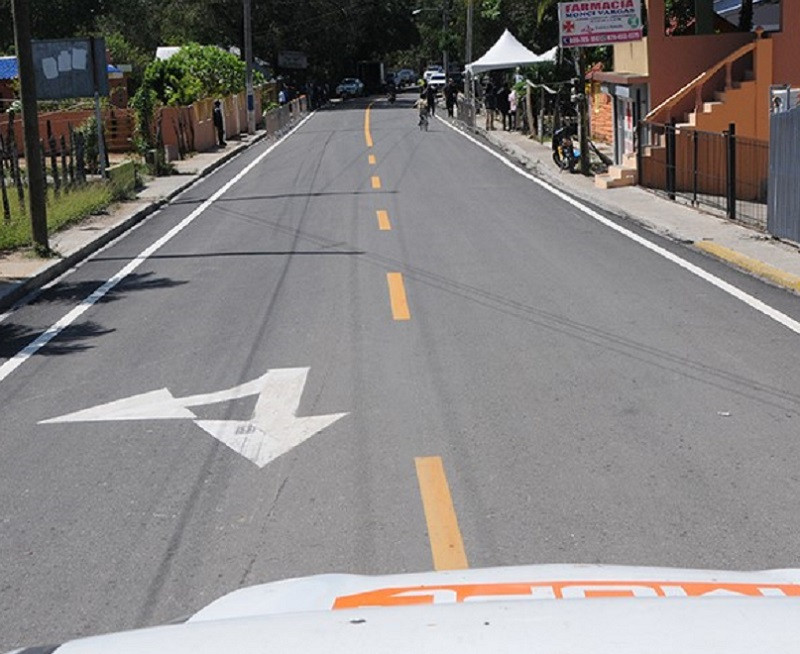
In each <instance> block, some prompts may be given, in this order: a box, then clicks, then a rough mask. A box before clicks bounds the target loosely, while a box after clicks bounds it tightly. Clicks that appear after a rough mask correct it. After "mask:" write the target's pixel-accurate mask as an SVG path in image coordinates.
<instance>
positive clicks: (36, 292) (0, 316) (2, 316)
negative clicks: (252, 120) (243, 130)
mask: <svg viewBox="0 0 800 654" xmlns="http://www.w3.org/2000/svg"><path fill="white" fill-rule="evenodd" d="M313 113H314V112H311V113H309V115H308V116H307V117H306V118H305V119H304V120H308V119H309V118H311V116H312V115H313ZM297 127H300V125H299V124H298V125H297ZM286 136H289V134H288V133H287V134H286ZM283 138H284V137H281V138H280V139H278V141H276V142H275V143H273V146H275V145H277V144H278V142H279V141H281V140H283ZM261 140H263V139H261ZM259 142H260V141H256V142H253V143H251V145H252V146H255V145H257V144H258V143H259ZM248 150H249V148H243V149H242V150H240V151H239V152H237V153H236V154H234V155H233V156H232V157H231V158H230V159H228V160H227V161H226V162H224V163H223V164H222V165H220V166H217V167H216V168H214V170H212V171H210V172H209V173H207V174H205V175H200V176H198V177H196V178H195V179H193V180H192V181H191V182H190V183H189V184H188V186H186V188H183V189H181V190H180V191H178V192H177V193H176V194H175V195H174V196H173V197H171V198H170V199H169V200H167V201H165V202H164V203H163V204H162V205H161V206H159V207H158V208H157V209H156V210H155V211H152V212H151V213H149V214H147V216H145V217H144V218H143V219H142V220H140V221H138V222H137V223H136V224H135V225H132V226H131V227H129V228H128V229H126V230H125V231H124V232H122V233H121V234H119V235H117V236H115V237H114V238H113V239H111V240H110V241H109V242H108V243H106V244H105V245H103V246H102V247H100V248H98V249H97V250H95V251H94V252H92V253H91V254H90V255H89V256H88V257H86V258H85V259H81V260H80V261H77V262H75V264H74V265H73V266H71V267H70V268H69V269H67V270H65V271H64V272H63V273H61V274H60V275H59V276H58V277H54V278H53V279H51V280H50V281H49V282H47V283H46V284H43V285H42V286H41V287H40V288H37V289H33V290H31V292H30V293H28V294H27V295H25V296H24V297H22V298H20V299H19V300H18V301H17V302H15V303H14V305H13V306H12V307H11V308H9V309H8V310H7V311H6V312H5V313H0V322H3V321H4V320H6V319H7V318H8V317H9V316H11V315H12V314H14V313H16V312H17V311H19V310H20V309H21V308H23V307H24V306H27V305H28V304H30V303H31V302H33V301H34V300H36V298H38V297H39V296H40V295H41V294H42V293H43V292H44V291H46V290H49V289H51V288H52V287H53V286H55V285H57V284H58V283H59V282H61V280H63V279H64V278H65V277H67V276H68V275H71V274H72V273H74V272H75V271H76V270H78V269H80V268H81V267H83V266H84V265H86V264H87V263H89V262H90V261H91V260H92V259H94V258H95V257H97V255H99V254H102V253H103V252H105V251H106V250H108V249H109V248H112V247H114V246H115V245H116V244H117V243H119V242H120V241H121V240H122V239H123V238H126V237H128V236H130V235H131V234H132V233H133V232H135V231H136V230H137V229H139V228H140V227H143V226H144V225H145V224H146V223H148V222H150V221H151V220H153V219H154V218H156V217H157V216H158V214H160V213H161V212H162V211H163V210H164V209H165V208H166V207H168V206H169V205H170V204H172V203H173V202H175V201H176V200H178V199H180V198H181V196H183V195H185V194H186V193H188V192H189V191H191V190H192V189H194V187H195V186H197V185H199V184H201V183H205V182H207V181H209V179H210V178H211V177H212V176H213V175H215V174H217V173H218V172H221V171H222V170H223V169H224V168H225V167H226V166H227V165H228V164H230V163H233V162H234V161H236V159H238V158H239V157H241V156H243V155H244V154H245V153H247V152H248Z"/></svg>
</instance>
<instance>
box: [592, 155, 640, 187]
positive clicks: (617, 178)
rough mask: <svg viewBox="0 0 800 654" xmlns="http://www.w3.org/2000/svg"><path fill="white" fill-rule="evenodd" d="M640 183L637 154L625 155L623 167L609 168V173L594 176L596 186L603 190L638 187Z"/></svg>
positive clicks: (614, 166)
mask: <svg viewBox="0 0 800 654" xmlns="http://www.w3.org/2000/svg"><path fill="white" fill-rule="evenodd" d="M638 183H639V174H638V173H637V171H636V155H635V154H628V155H625V158H624V159H623V160H622V164H621V165H613V166H609V167H608V172H605V173H598V174H597V175H595V176H594V185H595V186H596V187H597V188H602V189H610V188H620V187H622V186H636V184H638Z"/></svg>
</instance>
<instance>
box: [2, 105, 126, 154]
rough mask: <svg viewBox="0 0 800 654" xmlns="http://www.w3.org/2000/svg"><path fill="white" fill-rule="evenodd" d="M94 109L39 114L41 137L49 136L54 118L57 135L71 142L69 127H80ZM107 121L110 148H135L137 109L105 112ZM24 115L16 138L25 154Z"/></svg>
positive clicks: (17, 124)
mask: <svg viewBox="0 0 800 654" xmlns="http://www.w3.org/2000/svg"><path fill="white" fill-rule="evenodd" d="M93 115H94V111H92V110H91V109H83V110H79V111H50V112H47V113H42V114H39V138H40V139H41V140H46V139H47V123H48V121H49V122H50V129H51V130H52V133H53V136H55V137H56V139H57V140H60V139H61V137H62V136H64V138H66V139H67V142H69V129H70V127H72V128H73V129H75V128H77V127H80V126H81V124H82V123H83V122H84V121H85V120H86V119H87V118H89V116H93ZM6 120H7V119H6ZM103 125H104V130H105V135H106V143H107V145H108V149H109V151H110V152H130V150H131V149H132V145H131V143H132V141H131V139H132V136H133V112H132V111H131V110H130V109H116V108H113V109H111V110H107V111H104V112H103ZM2 130H3V138H5V134H6V130H7V123H5V122H4V123H3V125H2ZM23 138H24V137H23V133H22V116H18V117H17V118H16V119H15V120H14V139H15V141H16V144H17V149H18V151H19V152H20V155H21V154H22V150H23Z"/></svg>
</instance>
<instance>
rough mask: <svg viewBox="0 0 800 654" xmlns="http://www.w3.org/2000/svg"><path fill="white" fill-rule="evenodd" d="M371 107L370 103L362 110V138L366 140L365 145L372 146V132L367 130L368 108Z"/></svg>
mask: <svg viewBox="0 0 800 654" xmlns="http://www.w3.org/2000/svg"><path fill="white" fill-rule="evenodd" d="M371 109H372V103H370V105H369V106H368V107H367V110H366V111H365V112H364V139H365V140H366V141H367V147H368V148H371V147H372V134H371V133H370V131H369V114H370V110H371Z"/></svg>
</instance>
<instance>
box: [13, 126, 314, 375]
mask: <svg viewBox="0 0 800 654" xmlns="http://www.w3.org/2000/svg"><path fill="white" fill-rule="evenodd" d="M312 115H313V114H309V115H308V116H306V117H305V118H303V120H301V121H300V122H299V123H297V125H295V126H294V127H293V128H292V129H291V130H289V131H288V132H287V133H286V134H285V135H284V136H282V137H281V138H280V139H278V140H277V141H275V143H273V144H272V145H271V146H269V147H268V148H267V149H266V150H264V152H262V153H261V154H260V155H258V156H257V157H256V158H255V159H253V161H251V162H250V163H249V164H247V166H245V167H244V168H243V169H242V170H240V171H239V172H238V173H237V174H236V175H235V176H234V177H233V178H232V179H230V180H228V181H227V182H225V184H223V185H222V186H221V187H220V188H219V189H217V190H216V191H215V192H214V193H213V194H212V195H211V196H210V197H209V198H208V199H206V200H205V201H204V202H203V203H202V204H201V205H200V206H199V207H197V208H196V209H195V210H194V211H192V212H191V213H190V214H189V215H188V216H186V218H184V219H183V220H181V222H179V223H178V224H177V225H175V226H174V227H173V228H172V229H170V230H169V231H168V232H167V233H166V234H164V236H162V237H161V238H159V239H158V240H157V241H155V243H153V244H152V245H150V246H149V247H147V248H145V249H144V250H142V252H140V253H139V254H138V255H137V256H136V257H134V258H133V259H132V260H131V261H129V262H128V263H127V264H126V265H125V266H124V267H123V268H122V270H120V271H119V272H118V273H117V274H115V275H114V276H113V277H111V278H110V279H108V280H107V281H106V282H105V283H104V284H103V285H102V286H100V287H99V288H98V289H96V290H95V291H94V292H93V293H92V294H91V295H89V296H88V297H87V298H86V299H85V300H82V301H81V303H80V304H79V305H78V306H76V307H75V308H74V309H72V311H70V312H69V313H67V314H66V315H65V316H64V317H63V318H61V319H60V320H59V321H58V322H56V323H55V324H53V325H51V326H50V327H49V328H48V329H47V330H46V331H44V332H42V333H41V334H40V335H39V337H38V338H37V339H36V340H34V341H33V342H31V343H29V344H28V345H26V346H25V347H24V348H23V349H22V350H20V351H19V352H17V353H16V354H15V355H14V356H13V357H11V358H10V359H9V360H8V361H6V362H5V363H4V364H3V365H2V366H0V382H2V381H3V380H5V379H6V378H7V377H8V376H9V375H10V374H11V373H13V372H14V371H15V370H16V369H17V368H19V367H20V366H21V365H22V364H23V363H25V362H26V361H27V360H28V359H30V358H31V357H32V356H33V355H34V354H36V352H38V351H39V350H40V349H42V348H43V347H44V346H45V345H47V344H48V343H49V342H50V341H52V340H53V339H54V338H55V337H56V336H58V335H59V334H60V333H61V332H62V331H64V329H66V328H67V327H69V326H70V325H71V324H72V323H74V322H75V321H76V320H77V319H78V318H80V317H81V316H82V315H83V314H84V313H85V312H86V311H87V310H88V309H90V308H91V307H92V306H93V305H95V304H96V303H97V302H98V301H99V300H100V299H101V298H102V297H103V296H105V295H106V294H107V293H108V292H109V291H110V290H111V289H112V288H114V287H115V286H116V285H117V284H119V283H120V282H121V281H122V280H123V279H125V278H126V277H127V276H128V275H130V274H131V273H132V272H133V271H134V270H136V269H137V268H138V267H139V266H141V265H142V264H143V263H144V262H145V261H147V259H148V258H149V257H151V256H152V255H153V254H154V253H155V252H156V251H157V250H159V249H160V248H161V247H163V246H164V245H166V243H168V242H169V241H170V240H171V239H173V238H174V237H175V236H176V235H177V234H178V233H179V232H181V231H182V230H183V229H184V228H185V227H187V226H188V225H190V224H191V223H192V222H194V220H195V219H196V218H197V217H198V216H199V215H200V214H202V213H203V212H204V211H205V210H206V209H208V208H209V207H210V206H211V205H212V204H213V203H214V202H216V201H217V200H218V199H219V198H220V197H221V196H222V195H224V194H225V193H227V192H228V191H229V190H230V189H231V187H232V186H233V185H234V184H236V183H237V182H238V181H239V180H240V179H242V178H243V177H244V176H245V175H247V173H249V172H250V171H251V170H253V168H255V167H256V166H257V165H258V164H260V163H261V162H262V161H263V160H264V159H265V158H266V157H267V156H268V155H269V154H270V153H271V152H272V151H273V150H274V149H275V148H276V147H278V146H279V145H280V144H281V143H283V142H284V141H285V140H286V139H287V138H289V137H290V136H291V135H292V134H294V133H295V132H296V131H297V130H298V129H300V128H301V127H302V126H303V125H304V124H305V123H306V121H307V120H308V119H309V118H311V116H312ZM223 167H224V166H220V168H223ZM185 190H187V191H188V190H189V189H188V188H187V189H185ZM176 197H177V196H176ZM165 206H166V205H165Z"/></svg>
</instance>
